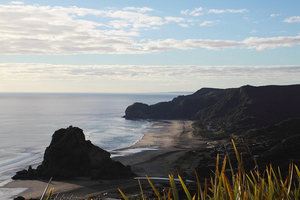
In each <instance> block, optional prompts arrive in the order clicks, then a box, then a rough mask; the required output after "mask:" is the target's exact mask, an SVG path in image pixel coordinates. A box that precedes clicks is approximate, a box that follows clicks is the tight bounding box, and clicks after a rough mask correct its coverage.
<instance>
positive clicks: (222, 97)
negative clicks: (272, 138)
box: [125, 85, 300, 129]
mask: <svg viewBox="0 0 300 200" xmlns="http://www.w3.org/2000/svg"><path fill="white" fill-rule="evenodd" d="M294 117H300V85H290V86H273V85H271V86H260V87H254V86H249V85H246V86H243V87H240V88H230V89H212V88H203V89H200V90H198V91H197V92H195V93H194V94H191V95H187V96H178V97H176V98H174V99H173V100H172V101H169V102H162V103H157V104H154V105H146V104H142V103H135V104H133V105H131V106H129V107H128V108H127V109H126V111H125V118H126V119H193V120H197V121H199V122H201V123H204V124H210V125H212V126H214V127H217V128H223V129H239V128H255V127H263V126H266V125H271V124H275V123H278V122H280V121H282V120H285V119H288V118H294Z"/></svg>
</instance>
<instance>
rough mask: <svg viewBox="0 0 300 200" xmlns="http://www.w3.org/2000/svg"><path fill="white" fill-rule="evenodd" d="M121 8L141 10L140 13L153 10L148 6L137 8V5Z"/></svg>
mask: <svg viewBox="0 0 300 200" xmlns="http://www.w3.org/2000/svg"><path fill="white" fill-rule="evenodd" d="M123 10H130V11H137V12H141V13H144V12H150V11H153V9H152V8H149V7H142V8H139V7H125V8H123Z"/></svg>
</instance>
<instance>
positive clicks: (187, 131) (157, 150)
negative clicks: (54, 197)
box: [5, 120, 206, 199]
mask: <svg viewBox="0 0 300 200" xmlns="http://www.w3.org/2000/svg"><path fill="white" fill-rule="evenodd" d="M205 142H206V141H204V140H200V139H196V138H193V137H192V122H191V121H181V120H168V121H156V122H154V125H153V127H152V128H151V129H150V130H149V132H146V133H145V134H144V136H143V138H142V139H141V140H140V141H138V142H137V143H136V144H134V145H132V146H131V147H128V148H125V149H120V150H115V151H113V152H112V155H114V154H116V155H122V152H126V151H135V150H138V149H148V150H145V151H142V152H138V153H134V154H131V155H127V156H115V157H113V159H115V160H118V161H120V162H122V163H123V164H124V165H130V166H131V168H132V170H133V172H134V173H135V174H137V176H145V175H148V176H159V177H167V175H168V174H169V173H172V172H173V173H174V172H175V173H176V169H174V163H176V160H177V159H178V158H180V157H181V156H183V155H184V154H185V153H186V152H187V151H190V150H191V149H193V148H197V147H199V146H201V145H204V144H205ZM46 185H47V183H46V182H43V181H36V180H26V181H23V180H22V181H13V182H10V183H8V184H7V185H6V186H5V187H7V188H28V189H27V190H26V191H24V192H23V193H21V194H20V195H21V196H24V197H25V198H38V197H40V195H41V194H42V193H43V190H44V188H45V186H46ZM50 187H54V190H55V194H58V193H59V194H60V195H68V196H70V195H72V199H84V198H86V197H87V196H88V195H91V194H93V193H103V192H105V191H112V190H116V189H117V188H118V187H120V188H123V189H124V188H130V187H134V188H136V187H138V185H137V181H136V180H134V179H131V180H97V181H91V180H87V179H84V178H81V179H77V180H70V181H64V182H62V181H53V182H52V184H51V185H50Z"/></svg>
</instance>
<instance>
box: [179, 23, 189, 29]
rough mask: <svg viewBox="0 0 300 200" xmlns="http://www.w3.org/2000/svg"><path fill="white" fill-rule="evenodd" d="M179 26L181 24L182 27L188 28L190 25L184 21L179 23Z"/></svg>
mask: <svg viewBox="0 0 300 200" xmlns="http://www.w3.org/2000/svg"><path fill="white" fill-rule="evenodd" d="M179 26H181V27H183V28H188V27H189V25H188V24H183V23H181V24H179Z"/></svg>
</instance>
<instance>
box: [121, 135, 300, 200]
mask: <svg viewBox="0 0 300 200" xmlns="http://www.w3.org/2000/svg"><path fill="white" fill-rule="evenodd" d="M232 145H233V148H234V151H235V156H236V159H237V162H238V169H237V171H236V172H235V171H234V170H233V167H232V165H231V162H230V159H229V158H228V157H226V156H225V158H224V159H223V162H222V163H221V162H220V159H219V155H218V156H217V161H216V170H215V171H214V173H213V176H211V177H210V179H205V181H204V183H203V185H201V183H200V181H199V177H198V175H197V173H196V171H195V177H196V182H195V184H196V187H194V188H196V189H192V188H193V187H191V186H190V185H189V186H187V184H185V182H184V181H183V179H182V178H181V177H180V175H178V178H179V180H180V184H176V183H175V181H174V176H173V175H169V181H170V186H169V189H168V190H164V191H159V190H158V189H157V188H155V187H154V185H153V184H152V182H151V180H150V179H149V178H148V177H147V180H148V182H149V184H150V186H151V188H152V189H153V191H154V194H155V196H156V199H158V200H171V199H172V200H179V199H188V200H219V199H220V200H221V199H222V200H223V199H224V200H248V199H249V200H250V199H251V200H277V199H278V200H279V199H280V200H289V199H300V171H299V168H298V167H297V166H296V165H295V164H293V163H291V164H290V167H289V171H288V176H287V177H286V178H283V177H282V175H281V171H280V169H279V168H277V169H274V168H273V167H272V165H269V166H267V167H266V169H265V170H264V172H263V173H260V172H259V171H258V169H256V170H253V171H250V172H248V173H246V172H245V170H244V166H243V162H242V160H241V158H240V155H239V153H238V150H237V148H236V146H235V143H234V141H233V140H232ZM226 169H229V170H226ZM227 171H229V172H227ZM139 185H140V183H139ZM178 187H181V188H180V190H179V188H178ZM189 188H190V189H189ZM140 191H141V199H142V200H147V198H146V197H145V194H144V193H143V189H142V187H141V185H140ZM119 192H120V194H121V195H122V197H123V199H125V200H127V199H132V198H130V196H128V197H127V196H126V195H125V194H124V193H123V192H122V190H121V189H119ZM135 199H136V197H135ZM148 199H150V198H148ZM151 199H153V198H151Z"/></svg>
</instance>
